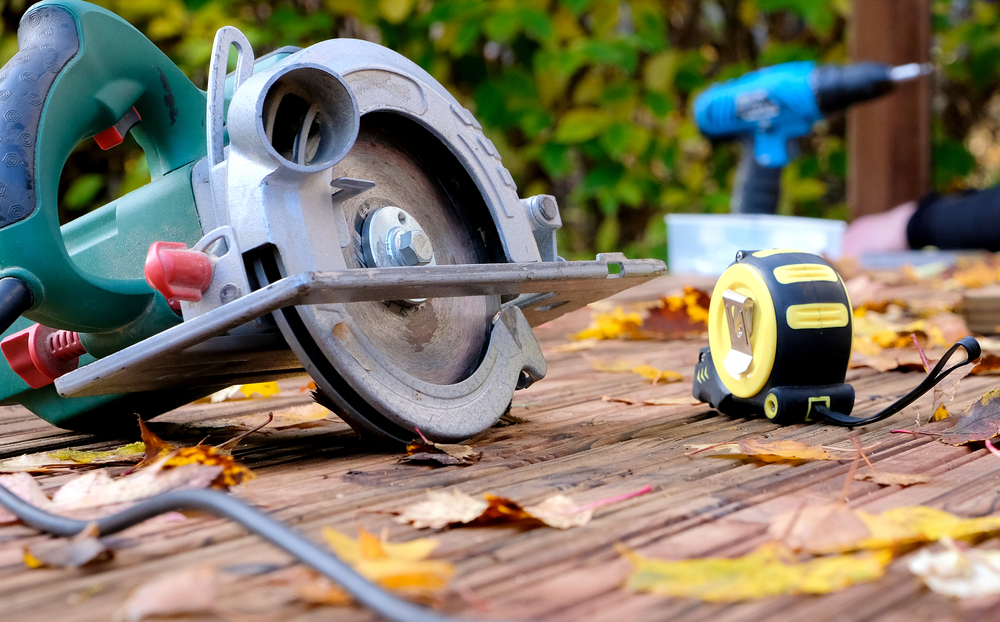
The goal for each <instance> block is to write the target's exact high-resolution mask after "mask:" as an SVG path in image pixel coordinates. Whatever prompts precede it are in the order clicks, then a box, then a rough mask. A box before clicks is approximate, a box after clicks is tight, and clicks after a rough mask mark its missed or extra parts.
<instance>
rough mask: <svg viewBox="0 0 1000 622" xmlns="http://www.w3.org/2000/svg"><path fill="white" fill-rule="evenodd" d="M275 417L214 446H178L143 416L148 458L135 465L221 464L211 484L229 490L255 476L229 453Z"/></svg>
mask: <svg viewBox="0 0 1000 622" xmlns="http://www.w3.org/2000/svg"><path fill="white" fill-rule="evenodd" d="M247 386H250V385H247ZM254 386H256V385H254ZM272 419H273V415H268V420H267V421H265V422H264V423H263V425H259V426H258V427H257V428H254V429H253V430H250V431H249V432H245V433H243V434H240V435H238V436H236V437H234V438H231V439H229V440H228V441H226V442H225V443H222V444H221V445H219V446H218V447H212V446H211V445H196V446H194V447H177V446H175V445H172V444H170V443H168V442H166V441H164V440H163V439H161V438H160V437H159V436H157V435H156V434H154V433H153V432H152V431H151V430H150V429H149V428H147V427H146V424H145V423H144V422H143V421H142V418H141V417H140V418H139V429H140V430H141V432H142V442H143V443H145V445H146V458H145V459H144V460H143V461H142V462H140V463H139V464H138V465H136V469H137V470H140V469H144V468H147V467H149V465H150V464H151V463H159V467H160V469H161V470H163V471H169V470H171V469H174V468H176V467H180V466H185V465H192V464H200V465H204V466H208V467H219V470H218V471H217V473H218V476H217V477H216V478H215V480H214V481H212V488H216V489H219V490H229V489H230V488H231V487H233V486H236V485H238V484H241V483H243V482H247V481H250V480H252V479H254V478H255V477H256V475H254V474H253V472H252V471H251V470H250V469H248V468H246V467H245V466H243V465H242V464H239V463H238V462H236V460H235V459H234V458H233V457H232V456H231V455H230V453H229V452H230V450H232V448H233V447H234V446H235V445H236V444H237V443H239V442H240V441H241V440H242V439H244V438H245V437H246V436H247V435H248V434H251V433H253V432H256V431H257V430H259V429H260V428H262V427H264V425H267V424H268V423H270V422H271V421H272ZM159 461H162V462H159Z"/></svg>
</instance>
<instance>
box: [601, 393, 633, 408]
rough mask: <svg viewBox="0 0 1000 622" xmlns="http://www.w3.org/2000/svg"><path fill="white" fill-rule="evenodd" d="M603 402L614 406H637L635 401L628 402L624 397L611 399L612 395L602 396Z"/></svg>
mask: <svg viewBox="0 0 1000 622" xmlns="http://www.w3.org/2000/svg"><path fill="white" fill-rule="evenodd" d="M601 401H602V402H610V403H612V404H627V405H629V406H631V405H632V404H635V402H634V401H632V400H627V399H625V398H624V397H611V396H610V395H602V396H601Z"/></svg>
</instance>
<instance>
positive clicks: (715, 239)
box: [666, 214, 847, 276]
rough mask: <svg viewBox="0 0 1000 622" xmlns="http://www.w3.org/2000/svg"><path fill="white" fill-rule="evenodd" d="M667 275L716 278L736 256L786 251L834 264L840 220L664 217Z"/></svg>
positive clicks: (843, 224) (754, 216)
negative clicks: (749, 252)
mask: <svg viewBox="0 0 1000 622" xmlns="http://www.w3.org/2000/svg"><path fill="white" fill-rule="evenodd" d="M666 220H667V265H668V267H669V269H670V272H674V273H681V272H689V273H696V274H707V275H716V276H717V275H720V274H722V272H723V271H724V270H725V269H726V268H727V267H728V266H729V264H731V263H733V260H734V259H735V258H736V251H740V250H747V251H751V250H752V251H758V250H766V249H771V248H790V249H795V250H799V251H803V252H807V253H815V254H816V255H823V256H825V257H827V258H828V259H839V258H840V241H841V238H843V237H844V230H845V229H847V223H846V222H844V221H842V220H827V219H823V218H800V217H797V216H775V215H772V214H667V217H666Z"/></svg>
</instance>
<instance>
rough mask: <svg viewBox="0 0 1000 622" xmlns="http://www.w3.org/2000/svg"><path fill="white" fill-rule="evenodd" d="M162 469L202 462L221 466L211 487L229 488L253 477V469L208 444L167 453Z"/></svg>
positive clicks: (207, 464)
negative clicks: (220, 470)
mask: <svg viewBox="0 0 1000 622" xmlns="http://www.w3.org/2000/svg"><path fill="white" fill-rule="evenodd" d="M165 460H166V461H165V462H164V464H163V469H164V470H168V469H172V468H176V467H179V466H184V465H187V464H202V465H205V466H218V467H221V468H222V472H221V473H219V476H218V477H216V478H215V480H213V481H212V488H218V489H220V490H229V489H230V488H232V487H233V486H236V485H238V484H242V483H243V482H248V481H250V480H252V479H255V478H256V477H257V476H256V475H254V473H253V471H251V470H250V469H248V468H246V467H245V466H243V465H242V464H240V463H238V462H236V460H235V459H234V458H233V457H232V456H231V455H229V454H227V453H224V452H222V451H220V450H219V449H218V448H217V447H212V446H210V445H197V446H195V447H181V448H179V449H175V450H174V451H172V452H170V453H169V454H167V457H166V459H165Z"/></svg>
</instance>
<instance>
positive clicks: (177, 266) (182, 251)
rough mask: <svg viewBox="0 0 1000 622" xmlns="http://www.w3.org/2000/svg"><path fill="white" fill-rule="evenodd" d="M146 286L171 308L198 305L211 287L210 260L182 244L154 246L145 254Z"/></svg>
mask: <svg viewBox="0 0 1000 622" xmlns="http://www.w3.org/2000/svg"><path fill="white" fill-rule="evenodd" d="M145 274H146V282H147V283H149V286H150V287H152V288H153V289H155V290H156V291H158V292H160V293H161V294H163V296H164V298H166V299H167V302H169V303H171V306H174V303H176V302H177V301H180V300H184V301H186V302H198V301H200V300H201V295H202V293H203V292H204V291H205V290H207V289H208V286H209V285H211V284H212V260H211V259H209V257H208V255H206V254H205V253H203V252H201V251H192V250H188V247H187V245H185V244H184V243H182V242H153V243H152V244H150V245H149V253H147V254H146V268H145Z"/></svg>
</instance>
